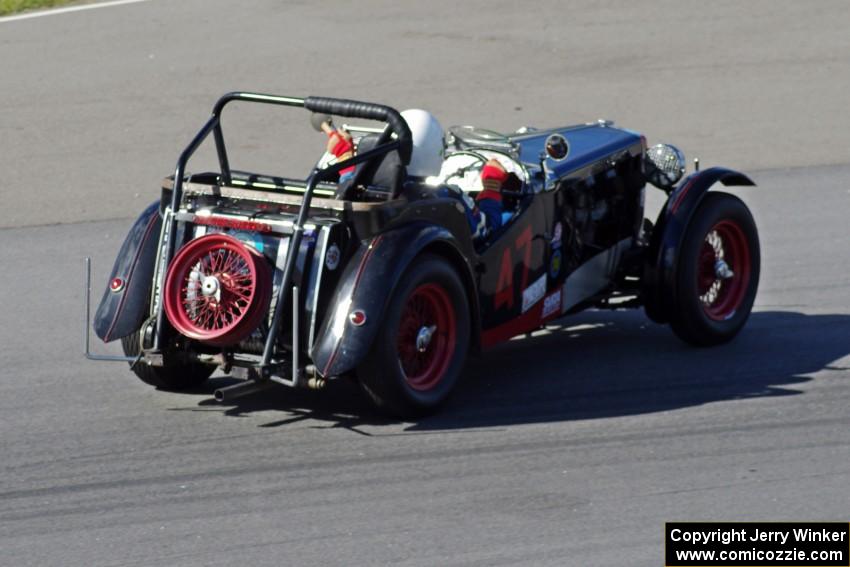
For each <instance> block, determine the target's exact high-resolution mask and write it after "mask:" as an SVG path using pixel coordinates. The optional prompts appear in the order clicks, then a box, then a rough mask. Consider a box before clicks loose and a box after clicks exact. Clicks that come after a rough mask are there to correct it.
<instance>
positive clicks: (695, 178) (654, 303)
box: [643, 167, 755, 323]
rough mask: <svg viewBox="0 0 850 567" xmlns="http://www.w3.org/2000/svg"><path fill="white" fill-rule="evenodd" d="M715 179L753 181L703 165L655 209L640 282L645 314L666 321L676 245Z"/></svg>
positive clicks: (728, 183)
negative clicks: (656, 214) (642, 278)
mask: <svg viewBox="0 0 850 567" xmlns="http://www.w3.org/2000/svg"><path fill="white" fill-rule="evenodd" d="M717 182H720V183H722V184H723V185H726V186H735V185H737V186H747V185H755V183H754V182H753V180H752V179H750V178H749V177H747V176H746V175H744V174H743V173H740V172H737V171H734V170H731V169H726V168H723V167H712V168H709V169H705V170H703V171H700V172H697V173H693V174H691V175H689V176H688V177H687V178H685V180H684V181H682V183H681V184H680V185H679V187H677V188H676V190H675V191H673V192H672V193H670V196H669V197H668V198H667V203H666V204H665V206H664V207H663V208H662V209H661V212H660V213H658V220H657V221H656V223H655V228H654V229H653V231H652V238H651V239H650V245H649V250H648V251H647V254H646V265H645V266H644V283H643V291H644V304H645V307H646V314H647V316H648V317H649V318H650V319H652V320H653V321H655V322H656V323H666V322H668V321H669V320H670V309H671V304H672V294H673V293H674V290H675V285H674V278H675V271H676V270H675V268H676V260H677V259H678V257H679V248H680V247H681V245H682V242H683V240H684V238H685V233H686V232H687V229H688V225H689V224H690V221H691V218H692V217H693V215H694V213H695V212H696V210H697V208H698V207H699V205H700V203H702V200H703V198H704V197H705V194H706V193H708V190H709V189H711V187H712V186H713V185H714V184H715V183H717Z"/></svg>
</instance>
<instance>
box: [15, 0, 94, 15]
mask: <svg viewBox="0 0 850 567" xmlns="http://www.w3.org/2000/svg"><path fill="white" fill-rule="evenodd" d="M65 4H79V1H78V0H0V16H8V15H9V14H14V13H16V12H25V11H26V10H37V9H39V8H53V7H54V6H63V5H65Z"/></svg>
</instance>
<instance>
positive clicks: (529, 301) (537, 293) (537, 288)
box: [522, 274, 546, 313]
mask: <svg viewBox="0 0 850 567" xmlns="http://www.w3.org/2000/svg"><path fill="white" fill-rule="evenodd" d="M545 294H546V274H543V275H542V276H540V277H539V278H537V281H535V282H534V283H533V284H531V285H530V286H528V287H527V288H525V289H524V290H523V291H522V312H523V313H525V312H526V311H528V310H529V309H531V307H532V306H533V305H534V304H535V303H537V302H538V301H540V300H541V299H543V296H544V295H545Z"/></svg>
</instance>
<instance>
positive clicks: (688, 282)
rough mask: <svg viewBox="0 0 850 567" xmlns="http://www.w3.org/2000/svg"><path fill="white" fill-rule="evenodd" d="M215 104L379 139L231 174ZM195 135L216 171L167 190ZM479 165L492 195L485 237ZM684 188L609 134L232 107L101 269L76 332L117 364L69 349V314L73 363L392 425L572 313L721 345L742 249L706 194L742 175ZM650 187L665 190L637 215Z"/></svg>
mask: <svg viewBox="0 0 850 567" xmlns="http://www.w3.org/2000/svg"><path fill="white" fill-rule="evenodd" d="M233 101H243V102H252V103H258V104H265V105H281V106H287V107H293V108H299V109H304V110H306V111H308V112H312V113H313V114H312V115H309V114H307V113H305V121H306V120H307V119H308V118H310V116H312V120H313V122H314V124H315V125H317V128H321V129H323V130H325V131H326V133H328V132H333V131H335V129H334V127H333V126H332V124H333V117H336V118H338V119H340V118H345V119H348V120H352V119H353V120H355V121H358V120H359V121H377V123H378V124H377V125H376V123H375V122H367V123H366V125H358V124H353V123H352V124H348V125H347V126H346V127H345V128H344V130H342V131H343V132H345V137H346V139H347V140H348V141H349V142H350V147H348V146H346V147H345V148H344V149H345V150H347V151H345V152H337V153H342V154H343V155H342V156H341V157H340V156H337V157H338V159H335V157H334V155H332V154H330V153H326V154H325V155H324V156H322V157H321V158H320V159H318V161H317V163H316V165H315V167H314V168H313V169H312V171H310V172H309V175H307V177H306V179H300V178H291V177H280V176H275V175H267V174H260V173H256V172H244V171H237V170H235V169H231V166H230V163H229V160H228V152H227V149H226V145H225V139H224V135H223V132H222V128H221V115H222V111H223V110H224V109H225V108H226V107H227V105H228V104H229V103H231V102H233ZM423 116H425V118H424V119H423ZM423 120H424V122H423ZM368 124H372V126H368ZM435 133H436V134H435ZM331 135H332V134H329V136H331ZM210 136H212V139H213V141H214V144H215V149H216V152H217V159H218V168H217V169H218V171H213V172H208V173H202V174H194V175H192V176H187V175H186V174H185V171H186V166H187V162H188V161H189V159H190V158H191V157H192V155H193V154H194V153H195V151H196V150H197V149H198V147H199V146H200V145H201V144H202V142H204V141H205V140H206V139H207V138H208V137H210ZM339 139H343V137H342V136H340V138H339ZM329 148H330V145H329ZM319 153H320V152H317V158H318V157H319V156H318V154H319ZM493 160H495V162H497V165H498V166H499V167H500V169H501V170H502V171H503V173H504V184H503V185H502V186H501V188H500V189H499V190H498V191H497V193H498V194H497V196H498V200H496V203H497V207H498V210H497V211H496V213H495V216H493V217H492V218H489V217H488V219H487V220H488V222H483V221H482V220H481V218H480V217H481V216H482V215H481V211H480V210H478V209H479V206H478V205H479V204H480V203H481V201H476V196H480V194H481V193H482V192H483V191H485V190H487V189H485V188H484V186H483V185H482V175H481V172H482V170H483V169H484V168H485V167H487V166H488V165H487V164H491V163H493ZM684 174H685V159H684V156H683V155H682V153H681V152H680V151H679V150H678V149H676V148H675V147H673V146H670V145H666V144H659V145H655V146H652V147H648V146H647V143H646V139H645V138H644V137H643V136H641V135H640V134H638V133H635V132H632V131H630V130H625V129H621V128H618V127H615V126H614V125H613V124H612V123H611V122H608V121H598V122H592V123H588V124H579V125H574V126H565V127H558V128H546V129H536V128H522V129H520V130H519V131H517V132H516V133H512V134H500V133H496V132H493V131H489V130H483V129H480V128H476V127H471V126H456V127H452V128H449V129H448V130H447V131H443V130H442V129H441V128H440V127H439V124H438V123H437V122H436V120H435V119H434V118H433V117H430V115H428V114H427V113H425V112H424V111H405V112H404V113H400V112H398V111H396V110H395V109H393V108H390V107H388V106H384V105H379V104H372V103H366V102H357V101H352V100H344V99H335V98H323V97H307V98H293V97H284V96H271V95H262V94H255V93H244V92H238V93H230V94H227V95H225V96H224V97H222V98H221V99H220V100H219V101H218V102H217V103H216V105H215V107H214V109H213V113H212V116H211V117H210V119H209V120H208V121H207V123H206V124H205V125H204V126H203V128H201V130H200V132H198V134H197V135H196V136H195V138H194V139H193V140H192V141H191V143H190V144H189V145H188V147H187V148H186V149H185V150H184V151H183V153H182V154H181V155H180V158H179V160H178V161H177V167H176V171H175V172H174V175H173V176H171V177H168V178H166V180H165V181H164V183H163V187H162V193H161V198H160V199H159V200H158V201H156V202H154V203H152V204H151V205H150V206H149V207H148V208H147V209H146V210H145V211H144V212H143V213H142V214H141V216H140V217H139V218H138V220H137V221H136V222H135V224H134V225H133V226H132V228H131V229H130V232H129V235H128V236H127V238H126V240H125V241H124V244H123V246H122V248H121V250H120V253H119V255H118V259H117V260H116V262H115V265H114V268H113V270H112V273H111V276H110V279H109V283H108V286H107V288H106V291H105V292H104V295H103V299H102V300H101V302H100V305H99V307H98V309H97V312H96V314H95V318H94V324H93V326H94V330H95V332H96V334H97V336H98V337H100V339H102V340H103V341H105V342H110V341H114V340H117V339H120V340H121V344H122V346H123V350H124V353H125V356H105V355H95V354H92V353H90V352H89V343H88V328H89V323H88V316H87V324H86V327H87V333H86V354H87V355H88V356H89V357H90V358H94V359H108V360H124V361H127V362H129V363H130V365H131V369H132V370H133V372H135V374H136V375H137V376H138V377H139V378H141V379H142V380H143V381H144V382H146V383H148V384H151V385H153V386H156V387H159V388H163V389H173V390H179V389H184V388H190V387H193V386H197V385H198V384H200V383H202V382H203V381H204V380H206V379H207V378H208V377H209V376H210V375H211V374H212V373H213V372H214V371H215V370H216V369H220V370H221V371H223V372H225V373H229V374H231V375H232V376H235V377H237V378H240V379H241V381H240V382H237V383H236V384H235V385H231V386H227V387H223V388H221V389H218V390H216V391H215V397H216V399H218V400H220V401H227V400H229V399H232V398H234V397H236V396H240V395H243V394H246V393H250V392H254V391H258V390H261V389H265V388H268V387H271V386H273V385H275V384H282V385H284V386H289V387H307V388H322V387H323V386H324V385H325V384H326V383H327V381H329V380H335V379H339V378H340V377H350V378H353V379H355V380H357V382H359V384H361V385H362V389H363V390H364V391H365V393H366V394H367V395H368V397H369V398H370V399H371V400H372V401H373V402H374V403H375V404H376V405H377V406H378V407H379V408H381V409H383V410H384V411H386V412H388V413H391V414H394V415H398V416H402V417H409V416H416V415H422V414H425V413H428V412H431V411H434V410H435V409H436V408H437V407H438V406H439V405H440V404H441V403H442V402H443V401H444V400H445V399H446V398H447V396H448V395H449V393H450V392H451V390H452V388H453V387H454V386H455V384H456V383H457V381H458V379H459V378H460V376H461V374H462V370H463V366H464V363H465V360H466V357H467V354H468V353H470V352H471V353H476V352H480V351H482V350H483V349H487V348H489V347H492V346H493V345H496V344H498V343H500V342H502V341H506V340H508V339H510V338H511V337H514V336H516V335H519V334H522V333H528V332H530V331H533V330H535V329H537V328H539V327H541V326H542V325H544V324H545V323H546V322H548V321H550V320H553V319H557V318H560V317H563V316H564V315H567V314H570V313H575V312H577V311H580V310H583V309H586V308H629V307H633V308H636V307H643V309H644V310H645V312H646V314H647V316H648V317H649V318H650V319H652V320H653V321H655V322H657V323H669V324H670V326H671V328H672V330H673V332H674V333H676V335H678V336H679V337H681V338H682V339H683V340H685V341H686V342H688V343H691V344H693V345H697V346H709V345H716V344H719V343H723V342H726V341H729V340H730V339H732V338H733V337H734V336H735V335H736V334H737V333H738V332H739V331H740V330H741V328H742V326H743V325H744V323H745V322H746V320H747V318H748V316H749V314H750V310H751V308H752V305H753V301H754V298H755V295H756V288H757V285H758V278H759V242H758V235H757V232H756V227H755V224H754V222H753V218H752V216H751V214H750V212H749V210H748V209H747V207H746V206H745V205H744V203H743V202H742V201H741V200H740V199H738V198H737V197H735V196H733V195H731V194H729V193H725V192H719V191H709V189H710V188H711V187H712V186H714V185H715V184H717V183H720V184H723V185H726V186H735V185H753V182H752V181H751V180H750V179H749V178H748V177H747V176H745V175H743V174H741V173H738V172H736V171H732V170H729V169H725V168H721V167H712V168H708V169H703V170H701V171H700V170H699V168H698V166H697V167H696V171H694V172H693V173H691V174H690V175H687V176H685V177H684V179H682V178H683V176H684ZM680 180H681V181H680ZM648 183H649V184H651V185H652V186H654V187H657V188H658V189H659V190H660V191H663V192H664V193H665V194H666V196H667V197H666V204H665V205H664V206H663V208H662V209H661V211H660V213H659V215H658V217H657V218H655V219H645V215H644V200H645V190H646V187H648V186H649V185H647V184H648ZM481 208H482V209H483V205H481ZM491 216H492V210H491ZM89 280H90V278H89ZM88 288H90V281H89V282H87V296H86V297H87V303H86V305H87V308H88V305H89V303H88Z"/></svg>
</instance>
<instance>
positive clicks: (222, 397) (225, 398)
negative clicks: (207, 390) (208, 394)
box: [213, 380, 272, 402]
mask: <svg viewBox="0 0 850 567" xmlns="http://www.w3.org/2000/svg"><path fill="white" fill-rule="evenodd" d="M271 385H272V381H271V380H263V381H262V382H258V381H257V380H246V381H244V382H240V383H238V384H233V385H232V386H225V387H224V388H219V389H217V390H216V391H215V392H213V397H214V398H215V400H216V401H217V402H229V401H232V400H235V399H236V398H239V397H242V396H247V395H248V394H253V393H254V392H260V391H262V390H266V389H268V388H270V387H271Z"/></svg>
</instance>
